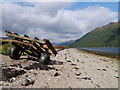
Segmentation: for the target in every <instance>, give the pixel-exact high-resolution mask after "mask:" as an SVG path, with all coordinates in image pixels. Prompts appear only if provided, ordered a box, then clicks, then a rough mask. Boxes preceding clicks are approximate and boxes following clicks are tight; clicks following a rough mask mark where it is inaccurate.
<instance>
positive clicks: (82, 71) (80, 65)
mask: <svg viewBox="0 0 120 90" xmlns="http://www.w3.org/2000/svg"><path fill="white" fill-rule="evenodd" d="M0 57H1V67H2V68H6V67H10V68H12V69H17V70H22V71H24V73H22V74H18V75H16V76H15V77H10V78H9V79H8V80H4V81H2V82H0V83H1V84H2V86H3V87H6V88H10V87H11V88H118V78H119V76H118V60H117V58H111V57H106V56H101V55H95V54H92V53H89V52H85V51H82V50H77V49H64V50H62V51H59V52H58V54H57V56H56V57H55V56H51V62H50V65H47V66H44V67H41V66H39V64H38V62H36V61H32V60H28V59H27V58H26V57H22V58H21V59H20V60H17V61H15V60H12V59H10V58H9V57H8V56H3V55H0Z"/></svg>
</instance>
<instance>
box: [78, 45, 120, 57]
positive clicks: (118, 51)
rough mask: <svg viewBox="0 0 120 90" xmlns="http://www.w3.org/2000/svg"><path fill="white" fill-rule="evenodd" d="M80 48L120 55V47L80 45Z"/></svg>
mask: <svg viewBox="0 0 120 90" xmlns="http://www.w3.org/2000/svg"><path fill="white" fill-rule="evenodd" d="M78 49H83V50H89V51H95V52H98V53H101V54H105V55H110V56H118V55H120V47H80V48H78Z"/></svg>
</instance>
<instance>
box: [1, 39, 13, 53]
mask: <svg viewBox="0 0 120 90" xmlns="http://www.w3.org/2000/svg"><path fill="white" fill-rule="evenodd" d="M10 47H11V43H8V42H4V41H2V44H1V45H0V54H3V55H8V54H9V49H10Z"/></svg>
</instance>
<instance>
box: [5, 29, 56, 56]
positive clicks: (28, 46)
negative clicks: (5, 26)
mask: <svg viewBox="0 0 120 90" xmlns="http://www.w3.org/2000/svg"><path fill="white" fill-rule="evenodd" d="M5 32H6V36H10V37H12V38H13V40H5V41H8V42H11V43H12V44H13V45H18V46H20V47H21V48H22V49H23V51H24V52H25V53H27V54H28V55H32V54H33V55H34V56H38V57H39V56H40V53H43V52H46V53H49V54H54V55H56V54H57V52H56V50H55V49H54V47H53V45H52V44H51V42H50V41H49V40H47V39H44V40H43V41H40V40H39V38H38V37H35V38H34V39H31V38H29V36H28V35H24V36H20V35H18V34H17V33H11V32H10V31H5Z"/></svg>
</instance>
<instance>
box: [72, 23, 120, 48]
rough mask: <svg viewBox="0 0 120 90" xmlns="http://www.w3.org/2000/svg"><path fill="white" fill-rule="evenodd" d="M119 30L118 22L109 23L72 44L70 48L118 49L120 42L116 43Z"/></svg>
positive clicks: (119, 33) (119, 34) (119, 36)
mask: <svg viewBox="0 0 120 90" xmlns="http://www.w3.org/2000/svg"><path fill="white" fill-rule="evenodd" d="M119 30H120V25H118V22H112V23H109V24H108V25H105V26H102V27H98V28H96V29H95V30H92V31H91V32H89V33H87V34H86V35H84V36H83V37H82V38H80V39H78V40H76V41H75V42H73V43H72V44H71V45H70V47H118V46H119V47H120V42H118V38H120V31H119ZM118 31H119V32H118Z"/></svg>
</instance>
